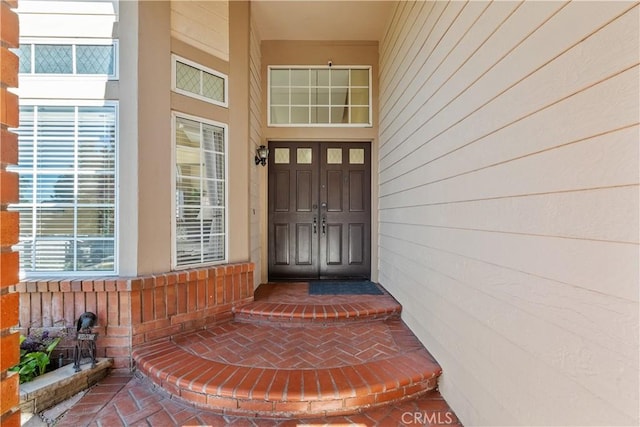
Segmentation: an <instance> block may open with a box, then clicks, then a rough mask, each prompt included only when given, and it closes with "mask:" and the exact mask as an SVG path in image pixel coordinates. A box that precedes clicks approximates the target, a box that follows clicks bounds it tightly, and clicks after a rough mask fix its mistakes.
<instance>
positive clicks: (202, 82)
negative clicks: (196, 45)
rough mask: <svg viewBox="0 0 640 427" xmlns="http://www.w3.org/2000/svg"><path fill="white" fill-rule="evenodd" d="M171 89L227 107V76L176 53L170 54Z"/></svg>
mask: <svg viewBox="0 0 640 427" xmlns="http://www.w3.org/2000/svg"><path fill="white" fill-rule="evenodd" d="M171 62H172V74H173V76H172V79H171V90H173V91H174V92H177V93H180V94H182V95H186V96H190V97H192V98H197V99H199V100H201V101H205V102H209V103H211V104H216V105H219V106H221V107H227V106H228V103H227V76H226V75H224V74H222V73H219V72H218V71H215V70H212V69H210V68H207V67H205V66H203V65H200V64H198V63H195V62H193V61H189V60H188V59H185V58H182V57H180V56H177V55H171Z"/></svg>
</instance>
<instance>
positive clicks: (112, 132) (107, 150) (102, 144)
mask: <svg viewBox="0 0 640 427" xmlns="http://www.w3.org/2000/svg"><path fill="white" fill-rule="evenodd" d="M115 151H116V112H115V107H78V166H79V167H80V168H81V169H88V170H92V171H94V170H114V169H115Z"/></svg>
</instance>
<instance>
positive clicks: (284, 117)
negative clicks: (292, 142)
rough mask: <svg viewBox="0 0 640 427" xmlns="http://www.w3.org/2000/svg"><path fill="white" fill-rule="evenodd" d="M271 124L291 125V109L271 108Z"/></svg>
mask: <svg viewBox="0 0 640 427" xmlns="http://www.w3.org/2000/svg"><path fill="white" fill-rule="evenodd" d="M271 123H273V124H285V123H289V107H271Z"/></svg>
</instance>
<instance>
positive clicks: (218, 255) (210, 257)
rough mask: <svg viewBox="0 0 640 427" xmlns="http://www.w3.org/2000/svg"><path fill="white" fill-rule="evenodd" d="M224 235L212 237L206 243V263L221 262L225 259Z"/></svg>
mask: <svg viewBox="0 0 640 427" xmlns="http://www.w3.org/2000/svg"><path fill="white" fill-rule="evenodd" d="M224 240H225V237H224V235H212V236H210V237H209V240H208V241H207V242H206V243H205V245H206V253H205V255H204V259H203V261H204V262H213V261H220V260H223V259H224V246H225V244H224Z"/></svg>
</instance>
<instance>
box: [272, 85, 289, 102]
mask: <svg viewBox="0 0 640 427" xmlns="http://www.w3.org/2000/svg"><path fill="white" fill-rule="evenodd" d="M271 105H289V88H286V87H272V88H271Z"/></svg>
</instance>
